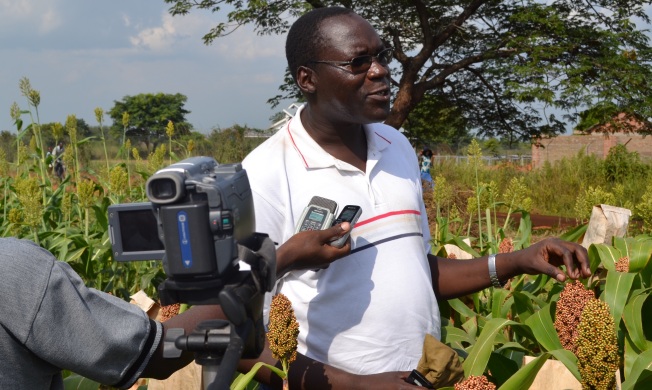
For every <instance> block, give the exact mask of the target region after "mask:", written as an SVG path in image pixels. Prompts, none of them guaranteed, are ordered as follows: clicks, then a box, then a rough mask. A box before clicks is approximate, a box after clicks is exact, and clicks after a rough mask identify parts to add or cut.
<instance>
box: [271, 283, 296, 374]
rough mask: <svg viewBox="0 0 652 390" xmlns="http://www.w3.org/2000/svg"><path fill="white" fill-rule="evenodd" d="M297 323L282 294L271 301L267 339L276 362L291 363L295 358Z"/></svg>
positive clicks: (288, 302) (289, 305)
mask: <svg viewBox="0 0 652 390" xmlns="http://www.w3.org/2000/svg"><path fill="white" fill-rule="evenodd" d="M298 336H299V323H298V322H297V318H296V317H295V315H294V309H292V303H291V302H290V300H289V299H288V298H287V297H286V296H285V295H283V294H278V295H276V296H274V298H273V299H272V304H271V306H270V309H269V330H268V331H267V339H268V340H269V349H270V351H271V352H272V356H274V358H276V359H278V360H286V361H287V363H291V362H293V361H294V360H295V359H296V358H297V346H298V343H297V337H298Z"/></svg>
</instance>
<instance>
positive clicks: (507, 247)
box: [498, 237, 514, 253]
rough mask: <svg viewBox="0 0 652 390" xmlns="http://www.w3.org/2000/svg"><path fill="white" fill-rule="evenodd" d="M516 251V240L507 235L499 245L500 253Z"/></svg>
mask: <svg viewBox="0 0 652 390" xmlns="http://www.w3.org/2000/svg"><path fill="white" fill-rule="evenodd" d="M512 252H514V241H512V239H511V238H508V237H505V238H503V240H502V241H501V242H500V245H498V253H512Z"/></svg>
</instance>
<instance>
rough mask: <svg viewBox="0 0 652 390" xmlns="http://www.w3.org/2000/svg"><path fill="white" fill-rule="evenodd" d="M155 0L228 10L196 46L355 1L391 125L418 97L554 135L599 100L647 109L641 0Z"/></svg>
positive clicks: (482, 131) (265, 30) (477, 123)
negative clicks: (372, 32)
mask: <svg viewBox="0 0 652 390" xmlns="http://www.w3.org/2000/svg"><path fill="white" fill-rule="evenodd" d="M164 1H165V2H167V3H170V4H171V8H170V10H169V12H170V13H171V14H172V15H183V14H187V13H189V12H191V11H192V10H193V9H202V10H210V11H212V12H220V11H221V10H222V9H223V8H225V7H228V8H229V10H230V12H228V13H227V12H222V13H221V14H222V15H224V19H223V20H222V21H220V22H219V23H218V24H217V25H216V26H215V27H214V28H213V29H211V30H210V31H209V32H208V33H207V34H206V35H205V36H204V42H205V43H210V42H212V41H213V40H214V39H216V38H218V37H221V36H224V35H227V34H228V33H230V32H231V31H233V30H234V29H235V28H237V27H238V26H240V25H244V24H253V25H254V27H255V30H256V31H257V33H259V34H281V33H285V32H286V31H287V29H288V27H289V25H290V24H291V23H292V21H293V20H294V18H295V17H296V16H298V15H301V14H302V13H304V12H305V11H307V10H309V9H311V8H313V7H322V6H331V5H341V6H345V7H349V8H352V9H354V10H355V11H356V12H357V13H358V14H360V15H361V16H363V17H364V18H366V19H367V20H369V21H370V22H371V23H372V24H373V25H374V26H375V27H376V28H377V29H378V31H379V33H380V34H381V36H382V38H383V39H384V40H385V41H386V42H387V44H388V45H391V46H393V47H394V49H395V57H396V59H397V60H398V61H397V63H395V64H394V65H393V67H394V69H393V75H394V79H393V84H394V87H395V90H394V100H393V105H392V110H391V113H390V115H389V118H388V119H387V123H388V124H390V125H392V126H394V127H396V128H399V127H400V126H401V125H402V124H403V123H404V122H405V120H406V119H407V118H408V116H409V114H410V113H411V112H412V111H413V110H414V109H415V107H417V105H418V104H419V102H421V101H422V100H423V99H424V97H425V96H426V95H433V96H434V97H435V98H438V99H439V100H440V101H448V102H450V103H451V104H452V105H454V106H456V107H460V108H462V109H463V111H462V114H463V119H464V120H465V122H466V123H467V124H468V126H470V128H472V129H474V130H475V131H476V132H477V133H478V135H479V136H489V137H490V136H496V135H503V136H509V137H510V138H512V139H522V140H529V139H531V138H532V137H536V136H541V135H555V134H559V133H562V132H564V131H565V130H566V125H567V123H568V122H572V123H574V122H576V121H577V115H578V114H577V113H578V112H580V111H583V110H585V109H587V108H589V107H591V106H592V105H594V104H596V103H599V102H610V103H613V104H615V105H617V106H618V107H619V108H620V109H621V110H622V111H626V112H630V113H636V114H637V116H639V117H642V118H650V117H652V104H651V103H652V93H651V92H652V91H651V90H650V89H651V87H652V72H651V69H650V63H651V60H652V50H651V48H650V46H649V38H648V36H647V35H646V31H644V30H641V29H639V28H638V27H637V26H636V25H635V23H634V21H642V22H646V23H647V22H649V17H648V15H647V14H646V13H645V6H646V5H649V4H650V3H651V0H585V1H577V0H553V1H543V0H539V1H534V0H505V1H497V0H339V1H338V0H335V1H327V0H323V1H320V0H307V1H299V0H279V1H248V2H243V1H239V0H202V1H195V0H164ZM288 16H289V17H288ZM285 80H286V81H287V80H288V77H287V75H286V77H285ZM281 92H282V93H284V94H285V95H284V96H277V97H276V98H275V99H276V100H274V99H271V101H276V102H278V101H279V99H281V98H292V97H296V96H297V90H296V89H293V88H289V87H288V86H287V84H284V86H282V87H281ZM554 112H557V114H558V115H555V114H554ZM441 120H442V118H438V121H441ZM650 128H652V125H651V124H650V123H649V120H648V121H647V122H646V127H645V129H647V130H648V131H649V129H650Z"/></svg>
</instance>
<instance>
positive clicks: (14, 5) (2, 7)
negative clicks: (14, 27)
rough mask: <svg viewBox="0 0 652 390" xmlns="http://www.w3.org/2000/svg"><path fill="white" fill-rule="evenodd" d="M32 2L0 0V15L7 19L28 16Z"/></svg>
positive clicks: (25, 0)
mask: <svg viewBox="0 0 652 390" xmlns="http://www.w3.org/2000/svg"><path fill="white" fill-rule="evenodd" d="M32 3H33V2H32V1H30V0H0V15H2V19H7V20H10V19H14V18H23V17H25V16H29V15H30V14H31V13H32V10H33V9H34V7H33V6H32Z"/></svg>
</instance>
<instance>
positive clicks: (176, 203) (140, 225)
mask: <svg viewBox="0 0 652 390" xmlns="http://www.w3.org/2000/svg"><path fill="white" fill-rule="evenodd" d="M146 193H147V198H148V199H149V202H141V203H130V204H116V205H111V206H109V209H108V213H109V236H110V239H111V246H112V252H113V258H114V259H116V260H117V261H133V260H163V268H164V270H165V273H166V274H167V276H168V278H167V279H166V280H165V281H163V282H161V283H160V284H159V286H158V291H159V298H160V301H161V304H162V305H169V304H173V303H189V304H191V305H206V304H219V305H220V306H221V308H222V311H223V312H224V314H225V315H226V317H227V318H228V321H226V320H222V319H215V320H209V321H204V322H202V323H200V324H199V326H198V328H197V329H195V331H193V332H192V333H191V334H190V335H184V331H183V329H169V330H168V333H167V335H166V339H165V341H164V343H165V345H164V354H163V355H164V356H165V357H170V358H176V357H179V356H180V354H181V351H182V350H186V351H192V352H194V353H195V360H196V361H197V363H199V364H201V365H202V366H204V367H205V368H206V367H210V369H209V370H208V371H204V379H205V381H206V384H209V386H208V388H209V389H220V390H221V389H228V388H229V383H230V380H231V378H232V377H233V373H234V372H235V370H236V367H237V363H238V359H239V358H240V357H243V358H248V359H251V358H256V357H258V356H259V355H260V353H261V352H262V350H263V347H264V345H265V328H264V325H263V304H264V300H263V297H264V293H265V292H266V291H267V292H269V291H271V290H272V287H273V286H274V283H275V281H276V252H275V247H274V243H273V242H272V240H271V239H270V238H269V237H267V235H265V234H261V233H255V232H254V228H255V218H254V205H253V198H252V193H251V188H250V186H249V179H248V177H247V173H246V172H245V170H243V169H242V166H241V165H240V164H223V165H220V164H218V163H217V161H215V160H214V159H213V158H211V157H192V158H188V159H185V160H182V161H179V162H178V163H175V164H172V165H169V166H167V167H165V168H163V169H160V170H159V171H157V172H156V173H154V174H153V175H152V176H151V177H150V178H149V180H147V183H146ZM240 261H243V262H245V263H247V264H248V265H249V266H250V270H249V271H241V270H240V267H239V262H240ZM216 368H218V369H216Z"/></svg>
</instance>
